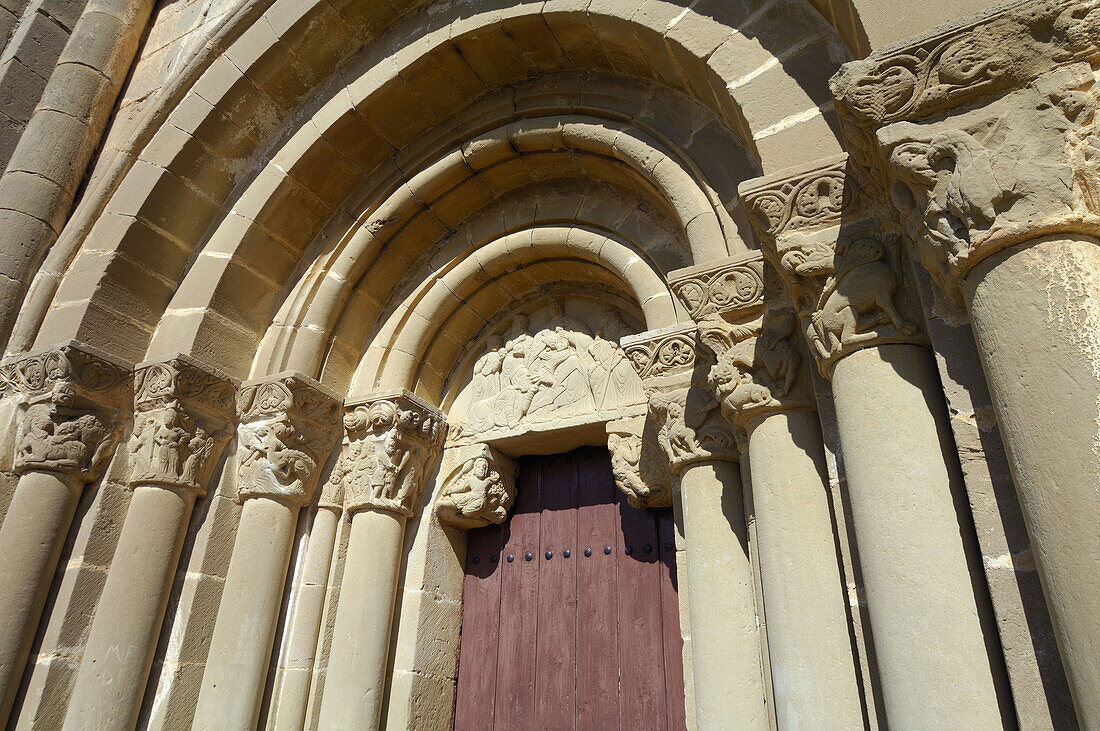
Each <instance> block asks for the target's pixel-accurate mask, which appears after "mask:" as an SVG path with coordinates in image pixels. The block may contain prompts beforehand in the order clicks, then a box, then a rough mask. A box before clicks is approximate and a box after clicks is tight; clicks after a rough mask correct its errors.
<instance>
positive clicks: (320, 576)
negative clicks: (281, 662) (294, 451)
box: [271, 507, 340, 731]
mask: <svg viewBox="0 0 1100 731" xmlns="http://www.w3.org/2000/svg"><path fill="white" fill-rule="evenodd" d="M339 521H340V511H339V510H337V509H333V508H327V507H322V508H318V510H317V512H316V513H315V514H314V516H313V525H312V527H311V528H310V531H309V544H308V545H307V546H306V556H305V562H304V564H305V565H304V566H303V570H302V577H301V583H300V585H299V586H298V588H297V591H298V600H297V602H295V604H294V618H293V620H292V621H291V623H290V630H289V631H290V642H289V647H288V648H287V657H286V666H285V667H284V668H282V669H281V673H282V683H281V685H279V686H278V687H279V697H278V698H277V699H276V701H275V702H276V706H275V708H274V709H273V720H272V724H271V725H272V727H273V728H274V729H277V730H285V731H299V729H302V728H304V727H305V722H306V707H307V705H308V702H309V686H310V684H311V683H312V680H313V663H314V660H315V659H316V657H317V643H318V641H319V639H320V631H321V617H322V616H323V614H324V608H325V593H326V590H327V588H328V576H329V568H330V566H331V565H332V551H333V548H334V545H335V541H336V527H337V525H338V523H339Z"/></svg>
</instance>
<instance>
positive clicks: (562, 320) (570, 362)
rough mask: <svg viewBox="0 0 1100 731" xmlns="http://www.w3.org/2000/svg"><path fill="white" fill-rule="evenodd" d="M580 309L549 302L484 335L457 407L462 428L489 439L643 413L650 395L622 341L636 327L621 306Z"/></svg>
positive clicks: (453, 413) (455, 412)
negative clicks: (641, 407) (631, 412)
mask: <svg viewBox="0 0 1100 731" xmlns="http://www.w3.org/2000/svg"><path fill="white" fill-rule="evenodd" d="M574 312H575V314H567V313H566V309H565V307H564V306H563V303H562V302H561V301H560V300H550V302H549V303H548V304H547V305H546V306H545V307H544V308H542V309H540V310H537V311H536V312H535V313H534V316H533V317H528V316H527V315H522V314H517V315H515V316H514V317H513V318H512V319H511V321H510V323H509V324H508V326H507V329H506V330H504V331H503V332H500V333H493V334H490V335H489V336H488V337H487V338H486V339H485V341H484V345H483V349H482V353H481V355H480V356H478V357H477V359H476V360H475V362H474V365H473V371H472V374H471V376H470V381H469V384H468V385H467V386H466V387H465V388H464V389H463V391H462V393H461V394H460V395H459V397H458V398H457V399H456V402H455V403H456V407H455V408H454V409H452V410H451V418H452V420H453V421H454V422H455V423H456V425H457V426H458V427H459V428H460V429H461V433H462V434H464V435H468V436H469V437H470V438H472V439H474V440H478V441H485V440H492V439H496V438H500V437H504V436H508V435H512V434H518V433H522V432H527V431H541V430H547V429H552V428H557V427H562V426H569V425H574V424H581V423H595V422H599V421H607V420H609V419H612V418H615V417H617V416H622V415H623V414H624V413H626V412H627V411H628V410H630V409H631V407H634V410H635V411H637V408H638V407H639V405H640V404H643V403H644V402H645V393H644V390H643V389H642V383H641V380H640V378H639V377H638V374H637V373H636V372H635V370H634V367H633V366H632V365H631V363H630V361H629V359H628V357H627V354H626V353H625V352H624V350H623V348H622V347H621V345H620V340H621V339H622V337H623V336H625V335H628V334H630V333H631V332H633V331H634V330H635V328H634V327H633V326H631V325H630V324H628V323H627V322H626V320H625V319H624V317H623V315H622V314H621V313H619V312H618V311H616V310H612V309H604V310H603V311H600V312H597V313H593V312H591V308H588V309H585V308H580V307H578V308H576V309H575V310H574ZM533 322H534V323H537V324H532V323H533Z"/></svg>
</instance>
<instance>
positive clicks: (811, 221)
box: [693, 154, 866, 319]
mask: <svg viewBox="0 0 1100 731" xmlns="http://www.w3.org/2000/svg"><path fill="white" fill-rule="evenodd" d="M847 168H848V155H846V154H841V155H837V156H835V157H828V158H825V159H823V160H821V161H819V162H818V163H816V164H814V165H813V166H811V167H808V168H800V169H797V170H793V171H788V172H785V173H777V174H776V175H775V176H770V177H765V178H757V179H755V180H750V181H747V182H745V183H742V184H741V186H740V187H739V189H738V190H739V193H740V196H741V200H742V202H743V203H744V204H745V208H746V209H747V210H748V212H749V215H750V217H751V218H752V224H753V228H755V229H756V232H757V235H758V237H759V238H760V239H761V240H764V239H770V240H773V241H774V240H775V239H777V238H780V237H782V236H787V235H790V234H794V233H798V232H802V231H812V230H815V229H820V228H828V227H831V226H837V225H839V224H840V223H841V220H842V219H845V218H847V219H851V218H852V217H853V216H857V217H858V216H861V215H866V214H860V213H859V205H858V203H859V201H860V199H861V196H860V195H858V194H857V192H856V188H855V186H854V185H853V184H852V180H851V176H850V175H848V173H847ZM693 317H694V315H693ZM695 319H698V318H695Z"/></svg>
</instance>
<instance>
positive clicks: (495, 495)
mask: <svg viewBox="0 0 1100 731" xmlns="http://www.w3.org/2000/svg"><path fill="white" fill-rule="evenodd" d="M456 449H457V450H458V451H459V454H458V455H456V457H457V461H458V467H457V468H456V469H454V470H453V471H452V472H451V474H449V475H448V476H447V479H446V480H445V482H444V484H443V491H442V492H441V493H440V495H439V498H438V499H437V500H436V502H435V514H436V516H437V517H438V518H439V521H440V522H441V523H446V524H447V525H452V526H455V527H456V528H480V527H482V526H486V525H500V524H502V523H503V522H504V521H505V520H506V519H507V518H508V511H509V510H510V509H511V508H512V503H513V502H515V499H516V463H515V462H514V461H512V459H511V458H509V457H507V456H505V455H503V454H501V453H500V452H498V451H497V450H495V449H493V448H492V447H490V446H489V445H487V444H474V445H470V446H468V447H457V448H456Z"/></svg>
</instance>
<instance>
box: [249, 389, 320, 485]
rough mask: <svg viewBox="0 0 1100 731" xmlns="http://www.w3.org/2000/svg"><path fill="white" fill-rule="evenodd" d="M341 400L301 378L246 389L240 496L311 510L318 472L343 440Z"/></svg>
mask: <svg viewBox="0 0 1100 731" xmlns="http://www.w3.org/2000/svg"><path fill="white" fill-rule="evenodd" d="M339 410H340V399H339V397H338V396H337V395H336V394H335V393H333V392H331V391H329V390H328V389H327V388H325V387H324V386H322V385H321V384H319V383H317V382H316V381H314V380H312V379H310V378H308V377H306V376H303V375H301V374H297V373H290V374H280V375H277V376H272V377H270V378H267V379H263V380H260V381H250V382H246V383H244V384H242V385H241V387H240V390H239V391H238V392H237V415H238V420H239V424H240V425H239V426H238V428H237V454H238V456H237V493H238V495H239V497H240V498H241V499H242V500H243V499H245V498H249V497H269V498H275V499H279V500H284V501H286V502H288V503H291V504H296V505H305V504H307V503H308V502H309V501H310V499H311V498H312V497H313V490H314V488H315V486H316V478H317V469H318V466H319V465H321V464H322V463H323V462H324V461H325V459H326V458H327V457H328V454H329V452H330V451H331V449H332V447H333V445H334V444H335V442H336V439H337V437H338V435H339V429H340V421H339Z"/></svg>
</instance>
